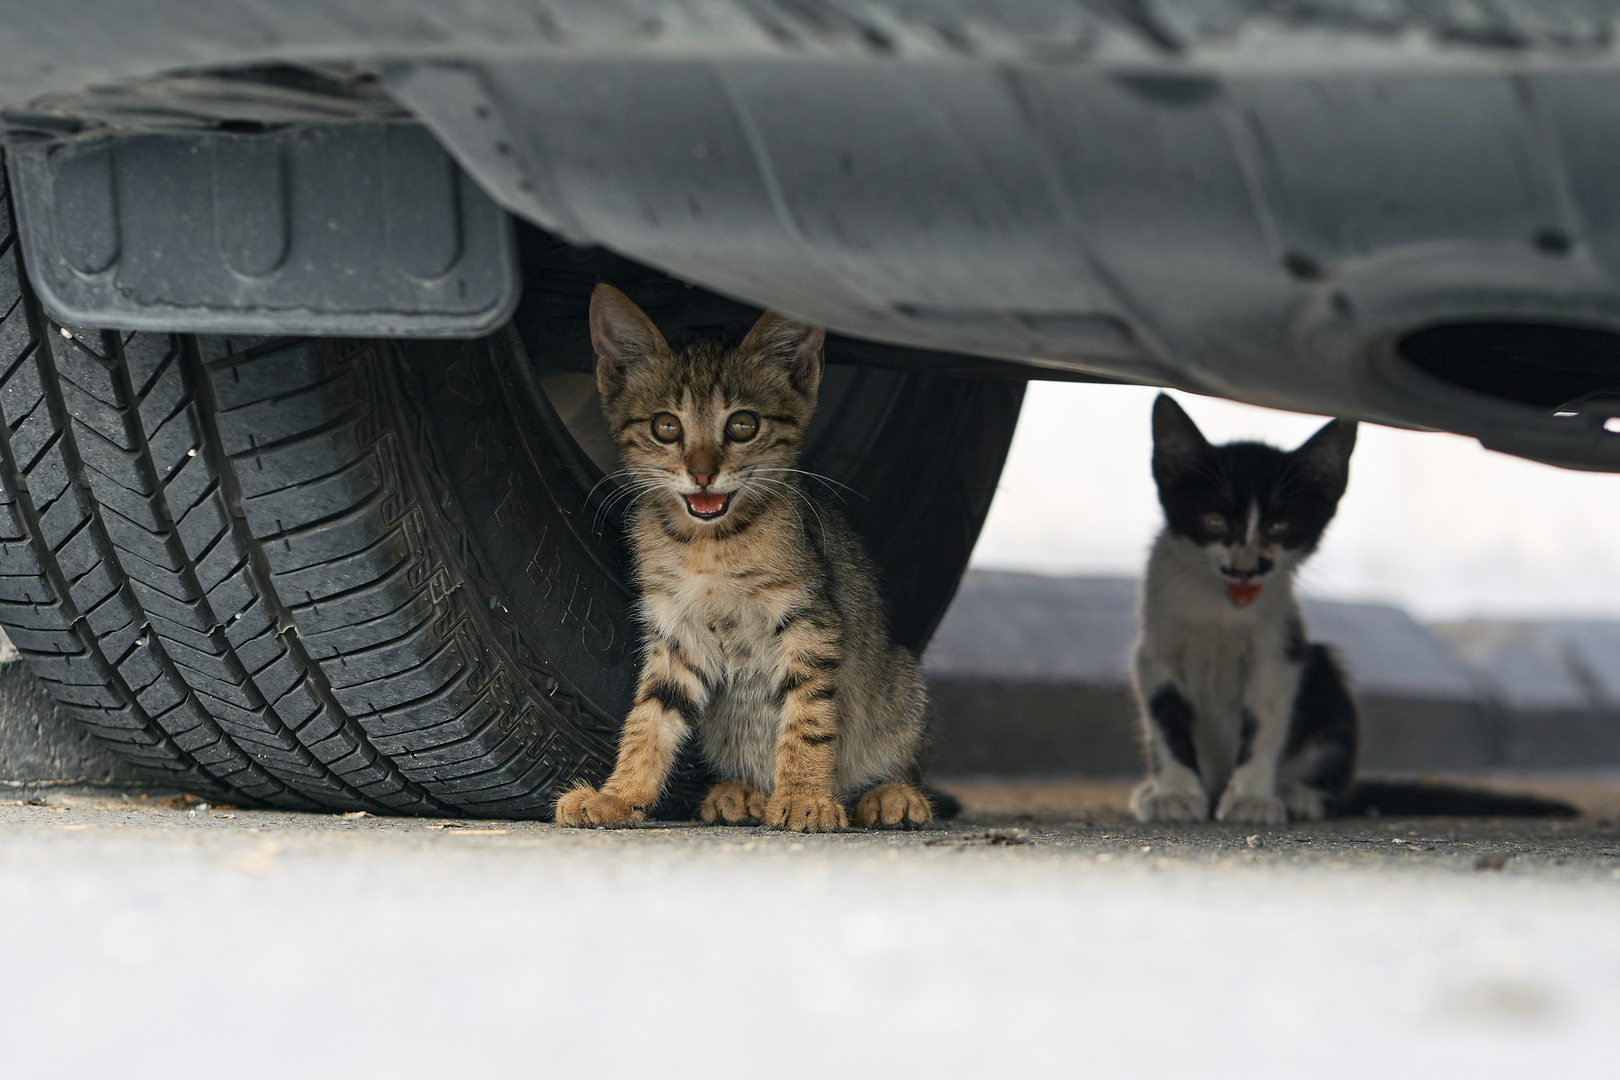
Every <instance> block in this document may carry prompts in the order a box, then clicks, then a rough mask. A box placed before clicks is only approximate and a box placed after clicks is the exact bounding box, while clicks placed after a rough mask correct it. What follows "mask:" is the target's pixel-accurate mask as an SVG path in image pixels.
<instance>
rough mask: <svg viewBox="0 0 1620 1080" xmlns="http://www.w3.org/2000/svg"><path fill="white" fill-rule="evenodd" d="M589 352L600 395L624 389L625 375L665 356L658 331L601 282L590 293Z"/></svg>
mask: <svg viewBox="0 0 1620 1080" xmlns="http://www.w3.org/2000/svg"><path fill="white" fill-rule="evenodd" d="M591 349H592V351H594V352H595V353H596V386H597V389H598V390H600V391H601V392H602V393H603V394H615V393H617V392H618V391H620V390H622V389H624V380H625V373H626V372H627V371H629V369H630V368H631V367H632V366H633V365H634V364H635V363H636V362H637V361H639V360H641V359H643V358H644V357H648V356H653V355H656V354H661V353H668V351H669V346H668V345H667V344H666V343H665V341H664V335H663V334H660V333H659V332H658V327H656V326H654V325H653V321H652V320H651V319H649V318H647V313H646V312H644V311H642V310H641V309H640V308H639V307H637V306H636V302H635V301H634V300H632V299H630V298H629V297H628V296H626V295H624V293H622V292H620V291H619V290H618V289H615V288H614V287H613V286H611V285H609V284H607V283H606V282H603V283H602V284H600V285H598V286H597V287H596V288H595V289H594V290H592V292H591Z"/></svg>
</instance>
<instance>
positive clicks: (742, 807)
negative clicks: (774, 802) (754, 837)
mask: <svg viewBox="0 0 1620 1080" xmlns="http://www.w3.org/2000/svg"><path fill="white" fill-rule="evenodd" d="M698 817H700V818H702V819H703V823H704V824H705V825H758V824H759V823H760V822H761V821H763V820H764V818H765V793H764V792H762V791H760V790H759V788H757V787H755V786H754V785H753V784H750V783H749V782H748V781H746V780H722V781H720V782H719V783H718V784H716V785H714V787H712V788H710V789H709V793H708V794H707V795H705V796H703V805H702V806H700V807H698Z"/></svg>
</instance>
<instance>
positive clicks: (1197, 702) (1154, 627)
mask: <svg viewBox="0 0 1620 1080" xmlns="http://www.w3.org/2000/svg"><path fill="white" fill-rule="evenodd" d="M1355 445H1356V425H1355V423H1354V422H1353V421H1344V420H1333V421H1330V422H1329V423H1328V424H1327V425H1326V426H1324V427H1323V428H1322V429H1321V430H1320V431H1318V432H1317V433H1316V434H1315V435H1312V436H1311V437H1310V438H1309V439H1308V440H1306V441H1305V443H1304V444H1303V445H1302V446H1300V447H1299V448H1298V449H1297V450H1294V451H1292V452H1288V451H1283V450H1279V449H1277V448H1275V447H1272V446H1266V445H1264V444H1262V443H1253V442H1235V443H1227V444H1226V445H1224V446H1212V445H1210V443H1209V442H1208V440H1206V439H1205V438H1204V436H1203V433H1202V432H1200V431H1199V430H1198V427H1197V426H1196V425H1195V424H1194V423H1193V422H1192V420H1191V418H1189V417H1188V416H1187V414H1186V413H1185V412H1183V411H1182V409H1181V407H1180V406H1179V405H1177V404H1176V403H1175V402H1174V401H1172V400H1170V398H1169V397H1167V396H1165V395H1163V394H1160V395H1159V397H1158V400H1156V401H1155V402H1154V403H1153V479H1154V482H1155V483H1156V484H1157V485H1158V488H1159V502H1160V504H1161V505H1162V506H1163V507H1164V518H1165V525H1164V530H1163V531H1162V532H1161V533H1160V534H1159V538H1158V540H1157V541H1156V542H1155V543H1154V545H1153V554H1152V557H1151V558H1150V559H1149V561H1148V569H1147V576H1146V578H1145V579H1144V581H1143V584H1142V619H1141V625H1142V630H1141V637H1140V639H1139V640H1138V641H1137V644H1136V655H1135V663H1134V666H1133V672H1132V674H1133V677H1134V682H1135V688H1136V696H1137V701H1138V702H1139V704H1140V706H1141V718H1142V729H1143V736H1144V738H1145V740H1146V744H1147V751H1148V778H1147V780H1146V781H1145V782H1144V783H1143V784H1142V785H1141V786H1140V787H1138V788H1137V789H1136V792H1135V793H1134V794H1133V795H1132V797H1131V809H1132V810H1134V811H1135V812H1136V816H1137V817H1139V818H1140V819H1142V820H1143V821H1203V820H1205V819H1206V818H1208V817H1209V816H1210V812H1211V810H1213V811H1214V814H1215V817H1216V818H1217V819H1218V820H1220V821H1230V822H1248V823H1254V824H1267V825H1274V824H1280V823H1282V822H1285V821H1287V820H1288V819H1289V818H1290V817H1293V818H1305V819H1313V820H1314V819H1318V818H1321V817H1323V816H1324V815H1325V814H1327V813H1328V812H1330V811H1331V810H1332V809H1333V808H1334V804H1335V800H1337V799H1339V798H1340V797H1341V796H1343V795H1344V794H1345V792H1346V791H1347V790H1348V788H1349V785H1350V780H1351V775H1352V772H1353V769H1354V766H1355V757H1356V707H1355V702H1354V701H1353V700H1352V698H1351V697H1350V693H1349V690H1348V689H1347V688H1346V686H1345V680H1344V676H1343V675H1342V674H1341V673H1340V671H1339V668H1338V666H1337V665H1336V664H1335V663H1334V660H1333V657H1332V655H1331V654H1330V653H1329V652H1328V650H1327V649H1326V648H1325V647H1324V646H1321V645H1313V644H1311V643H1310V642H1309V641H1307V640H1306V637H1305V625H1304V622H1303V620H1302V619H1301V618H1300V611H1299V602H1298V601H1297V600H1296V599H1295V598H1294V572H1295V571H1296V570H1297V569H1298V568H1299V565H1300V564H1301V563H1302V562H1304V561H1305V559H1306V558H1307V557H1308V556H1310V554H1311V553H1312V552H1313V551H1315V550H1316V545H1317V543H1318V541H1320V540H1321V538H1322V531H1323V530H1324V529H1325V528H1327V524H1328V522H1329V521H1331V520H1332V519H1333V514H1334V511H1335V510H1337V509H1338V505H1339V498H1340V497H1341V496H1342V495H1343V494H1344V489H1345V484H1346V482H1347V481H1348V479H1349V470H1350V451H1351V450H1352V449H1353V448H1354V447H1355ZM1212 800H1213V805H1212Z"/></svg>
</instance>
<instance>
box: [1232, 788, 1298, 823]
mask: <svg viewBox="0 0 1620 1080" xmlns="http://www.w3.org/2000/svg"><path fill="white" fill-rule="evenodd" d="M1215 820H1216V821H1226V822H1230V823H1232V824H1234V825H1283V824H1286V823H1287V821H1288V804H1287V803H1285V802H1283V801H1282V800H1281V799H1279V798H1277V796H1275V795H1239V794H1237V793H1236V792H1232V791H1228V792H1227V793H1226V794H1225V795H1223V796H1221V805H1220V808H1219V809H1217V810H1216V811H1215Z"/></svg>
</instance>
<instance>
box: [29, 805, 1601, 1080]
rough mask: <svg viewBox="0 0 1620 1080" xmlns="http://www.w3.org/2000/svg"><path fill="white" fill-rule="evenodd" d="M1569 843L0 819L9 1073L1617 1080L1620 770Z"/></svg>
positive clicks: (1547, 829) (1365, 825)
mask: <svg viewBox="0 0 1620 1080" xmlns="http://www.w3.org/2000/svg"><path fill="white" fill-rule="evenodd" d="M1493 782H1494V784H1495V785H1496V786H1498V787H1501V788H1503V789H1506V790H1520V791H1532V792H1535V793H1540V794H1548V795H1555V796H1558V797H1562V798H1565V799H1569V800H1571V801H1573V802H1575V803H1577V804H1578V805H1579V806H1581V808H1582V810H1583V813H1582V816H1581V817H1579V818H1577V819H1574V820H1569V821H1504V820H1489V819H1487V820H1460V819H1393V818H1387V819H1356V820H1344V821H1333V822H1326V823H1314V824H1309V825H1295V826H1290V827H1285V828H1272V829H1254V828H1228V827H1225V826H1220V825H1205V826H1199V827H1191V828H1166V827H1153V826H1142V825H1139V824H1136V823H1135V822H1133V821H1131V820H1130V819H1129V818H1128V815H1127V814H1126V813H1125V811H1124V799H1125V795H1126V793H1127V792H1128V790H1129V785H1127V784H1123V783H1106V782H1064V781H1020V782H988V781H984V782H958V783H955V784H947V785H946V786H947V787H948V788H949V789H950V790H953V791H954V792H956V793H957V794H958V795H959V796H960V797H961V798H962V800H963V803H964V813H963V815H962V818H961V819H960V820H958V821H956V822H952V823H950V824H949V825H947V826H944V827H942V828H938V829H932V830H924V831H918V832H913V833H862V832H851V833H842V834H836V835H823V836H795V835H789V834H784V833H775V832H769V831H765V830H758V829H746V828H731V829H711V828H702V827H698V826H695V825H688V824H680V823H675V824H658V825H652V826H648V827H644V828H641V829H636V830H628V831H576V830H565V829H559V828H557V827H555V826H552V825H549V824H544V823H534V822H491V821H465V820H420V819H397V818H376V817H370V816H321V815H305V814H288V813H280V812H268V811H254V810H245V809H240V808H228V807H218V806H208V805H206V804H202V803H199V802H198V801H197V800H195V799H192V798H189V797H181V796H161V795H153V794H133V795H119V794H110V793H105V792H102V793H93V792H84V791H78V792H73V791H50V792H46V793H43V794H35V795H34V796H33V797H32V799H24V798H21V797H19V798H14V799H11V800H9V801H7V800H0V801H3V802H4V804H3V805H0V917H3V920H4V921H3V923H0V925H3V926H4V927H5V941H6V944H5V947H4V948H3V950H0V1047H3V1050H0V1061H3V1062H4V1065H3V1071H4V1073H5V1074H6V1075H10V1076H19V1077H22V1076H119V1077H125V1076H128V1077H143V1076H163V1077H184V1076H188V1075H230V1076H267V1077H268V1076H275V1077H285V1076H292V1075H298V1076H382V1075H386V1074H397V1075H427V1074H430V1073H437V1074H440V1075H448V1076H475V1075H491V1076H531V1075H533V1076H548V1077H549V1076H553V1075H561V1074H565V1073H571V1074H582V1073H589V1074H593V1075H603V1076H612V1077H617V1076H636V1077H648V1078H655V1077H662V1076H704V1077H719V1076H724V1075H726V1074H737V1075H745V1076H754V1075H766V1074H768V1075H781V1076H811V1075H825V1074H827V1073H828V1072H829V1071H835V1070H836V1071H838V1072H841V1073H847V1072H851V1071H853V1072H855V1073H856V1074H857V1075H863V1074H867V1073H872V1074H878V1073H896V1074H900V1075H906V1076H913V1075H915V1076H927V1075H946V1076H1000V1075H1003V1074H1004V1073H1008V1072H1010V1071H1012V1070H1019V1071H1021V1072H1022V1073H1024V1074H1028V1075H1034V1076H1069V1075H1076V1076H1078V1075H1085V1076H1097V1077H1113V1076H1127V1075H1130V1076H1182V1075H1187V1074H1189V1073H1194V1072H1195V1073H1197V1074H1199V1075H1202V1076H1228V1075H1230V1076H1251V1077H1252V1076H1285V1075H1286V1076H1290V1077H1293V1076H1299V1075H1309V1076H1312V1077H1334V1076H1352V1075H1354V1076H1358V1077H1359V1076H1364V1075H1366V1074H1367V1073H1368V1072H1369V1070H1378V1071H1380V1072H1381V1073H1382V1074H1383V1075H1389V1076H1417V1075H1430V1076H1433V1075H1439V1076H1451V1075H1468V1076H1514V1077H1520V1076H1526V1075H1558V1076H1563V1077H1578V1076H1604V1077H1608V1076H1613V1075H1614V1074H1615V1069H1616V1067H1617V1060H1620V1050H1617V1045H1620V1039H1617V1037H1616V1036H1617V1033H1620V1019H1617V1017H1620V828H1617V825H1616V822H1617V821H1620V776H1612V775H1609V776H1603V775H1594V776H1587V777H1579V778H1574V777H1570V776H1562V777H1557V778H1543V779H1541V780H1535V779H1527V778H1523V777H1519V778H1514V779H1513V780H1511V781H1507V780H1503V779H1502V778H1500V777H1497V778H1493Z"/></svg>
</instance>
